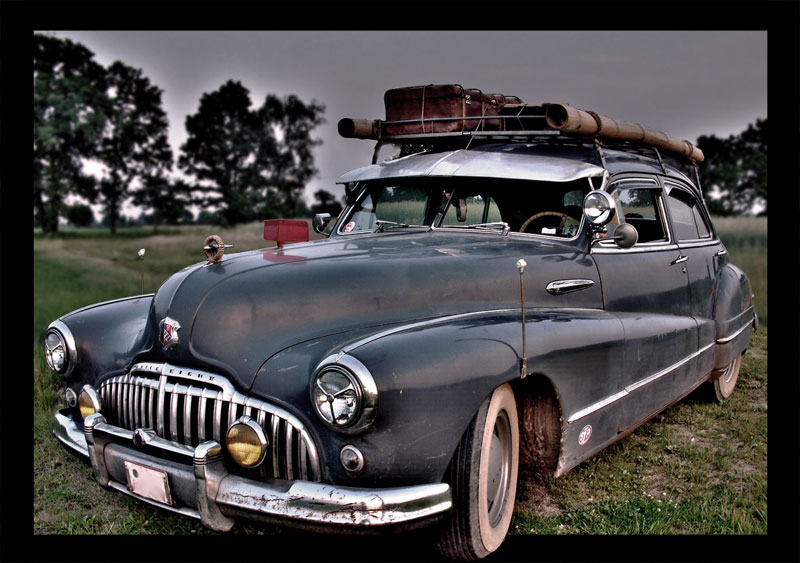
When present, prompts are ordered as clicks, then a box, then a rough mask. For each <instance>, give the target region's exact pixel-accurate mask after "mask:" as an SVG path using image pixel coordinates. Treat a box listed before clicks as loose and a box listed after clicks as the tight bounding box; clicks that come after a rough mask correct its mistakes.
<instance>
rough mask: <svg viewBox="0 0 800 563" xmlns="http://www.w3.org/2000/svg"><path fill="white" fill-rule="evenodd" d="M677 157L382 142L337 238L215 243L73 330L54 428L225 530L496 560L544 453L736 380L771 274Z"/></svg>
mask: <svg viewBox="0 0 800 563" xmlns="http://www.w3.org/2000/svg"><path fill="white" fill-rule="evenodd" d="M593 119H594V118H593ZM343 122H344V123H342V124H340V125H341V130H342V132H343V135H347V136H350V137H358V136H359V135H360V136H361V137H364V138H373V139H374V138H377V137H378V136H379V135H376V134H375V132H376V128H377V129H378V130H379V129H380V128H381V127H384V124H382V123H381V122H374V123H372V124H370V126H369V127H366V128H361V129H359V127H360V125H359V124H358V123H356V124H355V125H354V124H353V123H352V122H350V123H349V124H348V122H346V120H343ZM598 122H599V119H598ZM361 125H364V124H363V123H362V124H361ZM359 131H361V133H359ZM348 142H350V141H348ZM668 152H669V151H666V150H662V151H659V150H658V149H657V147H654V146H651V145H648V144H646V143H636V142H631V141H629V140H619V141H615V140H614V139H613V138H608V139H604V140H603V141H602V142H600V138H598V137H597V136H596V135H595V136H591V137H586V136H576V135H574V134H568V133H565V132H564V131H560V130H552V129H549V130H545V129H542V130H531V129H525V130H519V131H515V130H513V129H512V130H498V131H477V130H476V131H466V132H464V131H460V132H445V133H441V134H435V133H434V134H431V133H429V132H425V133H423V134H420V135H415V134H413V133H412V134H404V135H394V136H392V135H386V136H381V137H380V138H379V139H378V142H377V144H376V146H375V158H374V164H372V165H370V166H366V167H364V168H359V169H357V170H353V171H351V172H348V173H346V174H345V175H344V176H342V177H341V178H340V179H339V182H340V183H342V184H344V186H345V191H346V199H347V206H346V208H345V209H344V210H343V211H342V213H341V214H340V215H339V217H338V218H336V219H335V220H332V219H331V218H330V216H327V215H320V216H317V217H315V219H314V228H315V229H316V230H318V231H319V232H321V233H323V234H324V235H325V237H324V238H321V239H319V240H313V241H308V240H307V239H308V226H307V224H304V223H302V224H300V225H299V227H298V224H297V223H295V222H291V221H268V222H266V224H265V233H266V237H265V238H268V239H270V240H276V241H278V242H279V244H278V246H271V247H268V248H264V249H261V250H255V251H248V252H241V253H231V252H229V253H228V254H224V248H225V245H224V243H223V242H222V240H221V239H220V238H219V237H216V236H212V237H209V239H208V240H206V242H205V246H203V245H201V244H200V243H201V241H198V254H199V253H200V249H201V247H203V248H204V250H205V253H206V257H207V260H205V261H202V262H199V263H197V264H194V265H191V266H188V267H186V268H185V269H183V270H181V271H180V272H178V273H177V274H175V275H173V276H172V277H170V278H169V279H168V280H167V281H166V282H165V283H164V284H163V285H162V286H161V287H160V288H159V289H158V290H157V292H156V293H155V294H151V295H139V296H135V297H129V298H125V299H119V300H116V301H111V302H107V303H101V304H98V305H92V306H89V307H85V308H83V309H80V310H77V311H74V312H72V313H69V314H67V315H64V316H63V317H61V318H59V319H58V320H56V321H54V322H53V323H52V324H51V325H50V327H49V330H48V333H47V335H46V339H45V351H46V357H47V361H48V363H49V365H50V367H51V368H52V369H53V370H55V371H56V372H58V374H60V376H61V378H62V379H63V383H64V390H65V395H66V400H67V403H68V407H66V408H64V409H63V410H60V411H59V412H58V413H56V415H55V431H54V433H55V436H56V437H57V438H58V439H59V440H60V441H61V442H62V443H63V444H64V445H65V446H67V447H68V448H69V449H71V450H72V451H74V452H76V453H78V454H79V455H81V456H83V457H84V458H85V459H87V460H88V461H89V462H90V463H91V466H92V468H93V472H94V476H95V477H96V479H97V481H98V482H99V483H100V485H101V486H102V487H105V488H107V489H113V490H116V491H120V492H122V493H125V494H128V495H131V496H133V497H135V498H137V499H140V500H142V501H145V502H148V503H151V504H154V505H156V506H159V507H162V508H165V509H168V510H171V511H176V512H179V513H182V514H185V515H188V516H192V517H195V518H199V519H200V520H201V521H202V522H203V523H204V524H205V525H206V526H208V527H210V528H212V529H214V530H218V531H225V530H229V529H230V528H231V527H232V526H233V524H234V519H236V518H240V517H241V518H248V519H256V520H264V521H269V522H274V521H280V522H286V523H295V524H301V525H305V526H313V527H315V528H320V529H323V530H364V529H367V528H369V529H371V530H377V531H380V530H386V529H390V528H391V529H395V530H396V529H399V527H403V526H408V527H417V526H422V525H426V524H433V525H435V526H439V527H440V531H439V537H440V538H441V539H440V540H439V548H440V550H441V552H442V553H443V554H444V555H445V556H448V557H450V558H456V559H476V558H481V557H484V556H486V555H487V554H489V553H491V552H492V551H494V550H496V549H497V548H498V547H499V546H500V544H501V543H502V542H503V540H504V538H505V536H506V534H507V531H508V529H509V523H510V521H511V517H512V512H513V507H514V499H515V491H516V481H517V474H518V467H519V465H520V464H523V463H524V464H528V465H530V466H533V467H535V468H537V469H538V470H540V471H545V472H549V473H551V474H553V475H555V476H559V475H562V474H564V473H565V472H567V471H569V470H570V469H571V468H573V467H575V466H576V465H577V464H578V463H580V462H581V461H582V460H585V459H587V458H588V457H590V456H592V455H593V454H595V453H596V452H598V451H599V450H601V449H602V448H604V447H606V446H608V445H609V444H611V443H613V442H614V441H616V440H618V439H620V438H621V437H622V436H624V435H625V434H627V433H629V432H630V431H631V430H633V429H634V428H636V427H637V426H638V425H640V424H642V423H643V422H645V421H647V420H648V419H649V418H650V417H652V416H653V415H654V414H656V413H658V412H659V411H662V410H663V409H664V408H666V407H667V406H669V405H671V404H673V403H675V402H676V401H678V400H679V399H681V398H682V397H684V396H686V395H687V394H688V393H690V392H691V391H693V390H694V389H696V388H698V387H699V386H701V385H706V386H707V387H708V388H709V390H710V392H711V394H712V395H715V396H716V397H717V399H719V400H720V401H723V400H724V399H726V398H727V397H729V396H730V395H731V393H732V392H733V389H734V385H735V384H736V380H737V376H738V372H739V366H740V361H741V356H742V354H743V353H744V351H745V349H746V347H747V345H748V341H749V337H750V334H751V331H752V330H755V328H756V323H757V319H756V316H755V314H754V310H753V305H752V292H751V289H750V284H749V282H748V279H747V277H746V276H745V274H744V273H743V272H742V271H741V270H740V269H739V268H737V267H736V266H734V265H733V264H731V262H730V259H729V257H728V255H727V253H726V250H725V247H724V246H723V244H722V242H721V241H720V239H719V237H718V236H717V234H716V232H715V230H714V227H713V225H712V223H711V220H710V218H709V215H708V212H707V210H706V207H705V204H704V202H703V197H702V194H701V192H700V190H699V189H698V187H697V185H696V183H695V182H693V181H692V180H690V178H689V177H687V175H685V174H684V173H683V172H681V171H679V168H678V165H677V164H676V165H673V164H670V159H671V158H673V157H674V158H678V159H683V162H684V164H687V165H689V166H690V165H691V162H690V159H688V158H686V157H682V156H680V155H673V154H667V153H668ZM662 153H663V154H662ZM298 240H299V241H300V242H295V243H294V244H285V243H286V242H290V241H298Z"/></svg>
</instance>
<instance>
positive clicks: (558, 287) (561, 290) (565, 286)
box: [545, 280, 594, 295]
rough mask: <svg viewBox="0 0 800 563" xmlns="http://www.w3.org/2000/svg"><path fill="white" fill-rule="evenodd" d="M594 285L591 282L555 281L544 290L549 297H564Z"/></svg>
mask: <svg viewBox="0 0 800 563" xmlns="http://www.w3.org/2000/svg"><path fill="white" fill-rule="evenodd" d="M593 285H594V281H592V280H556V281H552V282H550V283H548V284H547V287H546V288H545V289H546V290H547V293H549V294H550V295H565V294H567V293H572V292H573V291H580V290H582V289H589V288H590V287H592V286H593Z"/></svg>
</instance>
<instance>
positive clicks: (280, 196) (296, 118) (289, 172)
mask: <svg viewBox="0 0 800 563" xmlns="http://www.w3.org/2000/svg"><path fill="white" fill-rule="evenodd" d="M324 111H325V108H324V106H321V105H319V104H317V103H316V102H315V101H312V102H311V103H310V104H309V105H305V104H304V103H303V102H302V101H300V99H299V98H297V96H294V95H290V96H287V97H285V98H283V99H280V98H278V97H277V96H274V95H273V94H268V95H267V98H266V100H264V105H263V106H262V108H261V109H260V110H259V114H260V116H261V119H262V121H263V124H264V125H263V126H264V128H265V129H266V132H267V134H272V135H273V136H274V138H275V139H276V141H277V143H275V144H270V147H271V148H272V149H273V151H274V152H273V154H272V155H271V157H272V158H271V160H272V167H271V170H270V171H269V174H268V176H267V193H269V192H270V191H273V190H274V193H275V194H276V195H277V202H270V203H271V206H269V207H268V206H267V202H269V199H268V198H265V199H264V203H263V204H262V205H261V208H260V212H261V215H262V216H263V217H264V218H265V219H269V218H271V217H274V216H290V217H296V216H299V215H300V214H301V213H302V211H303V209H302V207H303V206H304V203H303V200H302V195H303V190H304V189H305V186H306V184H307V183H308V181H309V180H310V179H311V178H313V177H314V175H315V174H316V173H317V169H316V168H315V167H314V155H313V153H312V149H313V148H314V147H315V146H317V145H320V144H322V141H321V140H319V139H312V138H311V131H312V129H314V128H315V127H316V126H318V125H321V124H322V123H324V122H325V120H324V119H323V118H322V113H323V112H324ZM265 195H266V194H265Z"/></svg>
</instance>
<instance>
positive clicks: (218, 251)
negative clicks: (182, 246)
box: [203, 235, 233, 265]
mask: <svg viewBox="0 0 800 563" xmlns="http://www.w3.org/2000/svg"><path fill="white" fill-rule="evenodd" d="M226 248H233V245H232V244H224V243H223V242H222V238H221V237H220V236H219V235H211V236H209V237H208V238H207V239H206V242H205V243H203V253H204V254H205V255H206V260H208V264H216V263H217V262H221V261H222V255H223V254H225V249H226ZM208 264H206V265H208Z"/></svg>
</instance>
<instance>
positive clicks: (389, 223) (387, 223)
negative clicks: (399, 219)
mask: <svg viewBox="0 0 800 563" xmlns="http://www.w3.org/2000/svg"><path fill="white" fill-rule="evenodd" d="M375 223H377V224H378V228H377V229H375V230H374V231H373V232H375V233H380V232H381V231H383V230H384V227H400V228H407V227H412V228H413V227H416V228H423V227H424V225H407V224H406V223H395V222H394V221H384V220H383V219H376V220H375Z"/></svg>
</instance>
